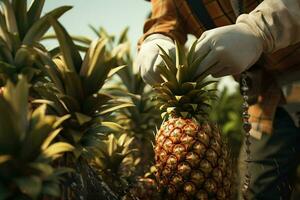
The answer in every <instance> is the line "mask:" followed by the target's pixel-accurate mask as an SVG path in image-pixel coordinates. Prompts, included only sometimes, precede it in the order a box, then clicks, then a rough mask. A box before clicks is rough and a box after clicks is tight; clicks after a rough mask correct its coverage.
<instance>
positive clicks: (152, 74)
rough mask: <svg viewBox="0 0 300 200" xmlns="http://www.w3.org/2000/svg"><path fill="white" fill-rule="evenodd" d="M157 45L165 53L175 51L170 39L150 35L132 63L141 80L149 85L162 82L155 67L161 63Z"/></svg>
mask: <svg viewBox="0 0 300 200" xmlns="http://www.w3.org/2000/svg"><path fill="white" fill-rule="evenodd" d="M157 45H159V46H161V47H162V48H163V49H164V50H165V51H166V52H170V51H175V44H174V42H173V40H172V39H171V38H169V37H167V36H165V35H162V34H152V35H150V36H148V37H147V38H146V39H145V41H144V42H143V43H142V45H141V47H140V51H139V52H138V55H137V57H136V59H135V61H134V67H135V68H137V70H139V72H140V74H141V76H142V78H143V80H144V81H145V82H146V83H148V84H150V85H153V84H155V83H161V82H163V80H162V78H161V77H160V73H159V71H158V68H157V65H159V64H161V62H162V58H161V56H159V54H160V49H159V47H158V46H157Z"/></svg>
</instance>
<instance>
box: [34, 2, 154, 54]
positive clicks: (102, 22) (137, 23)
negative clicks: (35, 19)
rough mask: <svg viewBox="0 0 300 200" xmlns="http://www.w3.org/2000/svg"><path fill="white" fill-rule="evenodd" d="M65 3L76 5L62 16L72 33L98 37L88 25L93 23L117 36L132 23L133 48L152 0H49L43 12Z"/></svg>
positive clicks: (62, 21)
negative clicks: (149, 0)
mask: <svg viewBox="0 0 300 200" xmlns="http://www.w3.org/2000/svg"><path fill="white" fill-rule="evenodd" d="M29 2H30V1H29ZM63 5H71V6H73V8H72V9H71V10H69V11H68V12H67V13H65V14H64V15H63V16H62V17H61V18H60V22H61V23H62V24H63V25H64V27H66V29H67V30H68V32H69V33H71V34H73V35H84V36H88V37H95V36H94V35H93V33H92V31H91V30H90V29H89V27H88V25H89V24H91V25H93V26H96V27H99V26H102V27H104V28H105V29H106V30H107V31H108V33H111V34H115V35H117V36H118V35H119V34H120V33H121V31H122V30H123V29H124V28H125V27H126V26H129V33H128V34H129V39H130V41H131V43H132V47H133V49H135V46H136V43H137V41H138V38H139V37H140V36H141V35H142V33H143V24H144V21H145V19H146V16H147V15H148V13H149V12H150V11H151V4H150V2H147V1H145V0H46V3H45V8H44V13H46V12H49V11H50V10H52V9H54V8H57V7H59V6H63Z"/></svg>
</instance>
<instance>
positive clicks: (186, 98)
mask: <svg viewBox="0 0 300 200" xmlns="http://www.w3.org/2000/svg"><path fill="white" fill-rule="evenodd" d="M196 44H197V41H195V42H194V43H193V45H192V46H191V48H190V50H189V51H188V52H187V53H186V51H185V50H184V48H183V47H182V46H180V45H179V44H178V43H177V42H175V46H176V48H175V50H176V51H175V55H174V53H173V54H172V53H167V52H166V51H165V50H164V49H163V48H162V47H160V46H159V48H160V50H161V54H160V56H161V57H162V59H163V62H162V63H161V64H160V65H158V69H159V72H160V75H161V77H162V79H163V80H164V82H163V83H161V84H157V85H153V87H154V90H155V91H156V92H157V95H156V97H155V99H156V100H158V104H159V105H160V108H159V109H160V110H161V112H162V114H161V115H162V118H166V117H167V118H168V117H183V118H195V119H197V120H201V119H206V118H207V117H208V114H207V112H208V109H210V108H211V105H210V104H209V102H210V101H211V100H214V99H216V98H217V95H216V94H215V93H216V89H215V88H208V86H209V85H211V84H214V83H216V82H217V81H215V80H207V74H201V75H197V73H196V72H197V69H198V67H199V65H200V63H201V61H202V60H203V58H204V57H196V54H195V47H196Z"/></svg>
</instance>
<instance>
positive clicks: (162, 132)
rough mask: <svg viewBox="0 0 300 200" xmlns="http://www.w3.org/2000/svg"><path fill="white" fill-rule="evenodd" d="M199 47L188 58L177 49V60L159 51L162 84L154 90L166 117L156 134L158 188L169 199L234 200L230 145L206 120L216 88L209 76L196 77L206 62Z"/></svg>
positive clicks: (163, 115)
mask: <svg viewBox="0 0 300 200" xmlns="http://www.w3.org/2000/svg"><path fill="white" fill-rule="evenodd" d="M195 45H196V42H195V43H194V44H193V45H192V47H191V49H190V51H189V52H188V53H187V54H185V52H184V50H183V49H182V48H181V47H180V46H179V45H178V44H176V56H174V57H173V56H172V55H168V54H167V53H166V52H165V51H164V50H163V49H162V48H161V52H162V54H161V56H162V58H163V64H161V65H159V66H158V67H159V70H160V72H161V76H162V78H163V80H164V83H162V84H159V85H155V86H154V88H155V90H156V92H157V96H156V99H157V100H158V101H159V104H160V110H161V111H162V117H163V118H164V119H165V121H164V122H163V124H162V125H161V127H160V129H159V131H158V132H157V134H156V145H155V161H156V170H157V172H156V178H157V181H158V187H159V189H160V190H161V191H162V194H163V196H164V197H167V198H168V199H201V200H205V199H230V185H231V179H230V177H231V169H230V165H229V164H230V159H229V153H228V149H227V146H226V145H225V143H224V142H223V141H222V139H221V136H220V131H219V129H218V128H217V126H216V125H214V124H213V123H211V122H210V121H209V119H208V110H209V108H210V105H209V101H210V100H212V99H215V97H216V95H215V94H214V93H215V90H214V89H208V88H207V87H206V86H208V85H210V84H212V83H214V82H215V81H206V80H205V79H204V78H205V75H201V76H196V75H195V74H196V73H195V72H196V70H197V67H198V66H199V64H200V62H201V60H202V58H196V57H195V54H194V52H195Z"/></svg>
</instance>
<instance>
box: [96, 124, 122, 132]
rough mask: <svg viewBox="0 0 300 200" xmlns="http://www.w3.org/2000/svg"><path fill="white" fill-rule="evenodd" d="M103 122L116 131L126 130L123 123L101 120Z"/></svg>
mask: <svg viewBox="0 0 300 200" xmlns="http://www.w3.org/2000/svg"><path fill="white" fill-rule="evenodd" d="M101 124H102V125H103V126H106V127H108V128H110V129H111V130H113V131H116V132H121V131H124V128H123V127H122V126H121V125H119V124H117V123H114V122H101Z"/></svg>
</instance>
